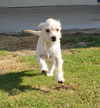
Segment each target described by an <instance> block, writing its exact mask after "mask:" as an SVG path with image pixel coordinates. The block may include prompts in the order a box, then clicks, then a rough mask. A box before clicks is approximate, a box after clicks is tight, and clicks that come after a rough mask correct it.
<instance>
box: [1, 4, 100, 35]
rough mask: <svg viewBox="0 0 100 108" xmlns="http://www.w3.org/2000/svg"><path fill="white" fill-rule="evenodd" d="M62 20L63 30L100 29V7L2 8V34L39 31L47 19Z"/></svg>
mask: <svg viewBox="0 0 100 108" xmlns="http://www.w3.org/2000/svg"><path fill="white" fill-rule="evenodd" d="M51 17H52V18H56V19H60V20H61V23H62V27H63V29H91V28H100V6H99V5H94V6H60V7H30V8H0V33H2V32H4V33H9V32H19V31H21V30H24V29H37V28H38V27H37V26H38V24H39V23H40V22H41V21H45V19H47V18H51Z"/></svg>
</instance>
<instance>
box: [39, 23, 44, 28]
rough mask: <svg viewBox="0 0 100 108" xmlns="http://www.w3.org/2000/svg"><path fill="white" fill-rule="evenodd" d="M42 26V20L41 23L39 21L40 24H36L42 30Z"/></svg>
mask: <svg viewBox="0 0 100 108" xmlns="http://www.w3.org/2000/svg"><path fill="white" fill-rule="evenodd" d="M43 26H44V22H42V23H40V24H39V25H38V27H39V29H40V30H42V28H43Z"/></svg>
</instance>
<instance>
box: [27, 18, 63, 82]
mask: <svg viewBox="0 0 100 108" xmlns="http://www.w3.org/2000/svg"><path fill="white" fill-rule="evenodd" d="M39 27H40V31H33V30H25V32H27V33H31V34H34V35H38V36H39V39H38V43H37V48H36V57H37V60H38V62H39V65H40V70H41V72H44V73H46V74H47V76H52V75H53V72H54V70H55V71H56V78H57V81H58V83H62V82H64V77H63V70H62V64H63V60H62V55H61V48H60V38H61V24H60V21H57V20H55V19H52V18H49V19H47V20H46V21H45V22H43V23H40V25H39ZM46 58H51V60H52V64H51V67H50V68H49V69H48V66H47V64H46V61H45V59H46Z"/></svg>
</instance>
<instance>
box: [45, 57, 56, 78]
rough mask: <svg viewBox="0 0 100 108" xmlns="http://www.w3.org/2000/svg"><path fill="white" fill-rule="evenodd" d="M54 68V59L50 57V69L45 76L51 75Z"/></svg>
mask: <svg viewBox="0 0 100 108" xmlns="http://www.w3.org/2000/svg"><path fill="white" fill-rule="evenodd" d="M54 70H55V59H54V58H52V64H51V67H50V69H49V70H48V72H47V76H53V72H54Z"/></svg>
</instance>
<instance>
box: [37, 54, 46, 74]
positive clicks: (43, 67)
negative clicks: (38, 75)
mask: <svg viewBox="0 0 100 108" xmlns="http://www.w3.org/2000/svg"><path fill="white" fill-rule="evenodd" d="M37 60H38V62H39V65H40V70H41V72H42V73H46V72H47V71H48V67H47V64H46V62H45V59H44V58H42V57H41V56H37Z"/></svg>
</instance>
